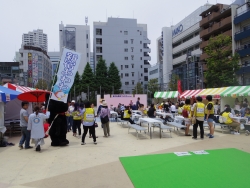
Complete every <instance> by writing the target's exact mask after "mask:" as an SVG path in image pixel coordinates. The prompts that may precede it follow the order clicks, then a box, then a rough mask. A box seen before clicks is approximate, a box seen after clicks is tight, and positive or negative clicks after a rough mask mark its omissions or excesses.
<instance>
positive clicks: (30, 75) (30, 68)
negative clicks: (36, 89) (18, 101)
mask: <svg viewBox="0 0 250 188" xmlns="http://www.w3.org/2000/svg"><path fill="white" fill-rule="evenodd" d="M27 72H28V86H29V87H33V85H32V53H28V71H27Z"/></svg>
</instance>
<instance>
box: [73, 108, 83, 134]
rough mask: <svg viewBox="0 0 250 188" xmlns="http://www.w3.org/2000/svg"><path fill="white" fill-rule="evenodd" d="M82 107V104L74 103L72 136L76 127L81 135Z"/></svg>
mask: <svg viewBox="0 0 250 188" xmlns="http://www.w3.org/2000/svg"><path fill="white" fill-rule="evenodd" d="M82 109H83V105H82V104H81V105H80V106H79V107H78V105H77V104H75V110H74V111H73V112H72V116H73V136H76V129H77V130H78V134H79V136H81V123H82V114H81V111H82Z"/></svg>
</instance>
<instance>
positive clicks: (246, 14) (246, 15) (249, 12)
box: [234, 8, 250, 24]
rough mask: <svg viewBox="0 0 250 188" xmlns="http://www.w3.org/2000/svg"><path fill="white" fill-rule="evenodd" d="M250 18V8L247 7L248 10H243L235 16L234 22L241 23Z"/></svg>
mask: <svg viewBox="0 0 250 188" xmlns="http://www.w3.org/2000/svg"><path fill="white" fill-rule="evenodd" d="M249 18H250V9H249V8H247V10H245V11H243V12H241V13H240V14H237V15H236V16H235V18H234V24H239V23H241V22H243V21H245V20H247V19H249Z"/></svg>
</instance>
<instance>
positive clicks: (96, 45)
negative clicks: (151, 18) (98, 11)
mask: <svg viewBox="0 0 250 188" xmlns="http://www.w3.org/2000/svg"><path fill="white" fill-rule="evenodd" d="M93 29H94V35H93V40H94V41H93V52H94V62H95V64H96V63H97V62H98V60H99V59H100V58H102V59H104V60H105V61H106V64H107V66H109V65H110V63H111V62H114V63H115V65H116V66H117V68H118V70H119V72H120V77H121V82H122V88H121V89H122V90H123V93H126V94H131V93H132V91H133V90H134V88H135V86H136V84H137V83H138V82H139V83H141V84H142V86H143V88H144V89H145V88H146V87H147V83H148V68H149V67H150V63H149V61H150V60H151V57H150V56H149V53H150V52H151V49H150V48H149V46H148V44H150V40H149V39H148V37H147V25H146V24H138V23H137V20H136V19H125V18H108V21H107V22H94V27H93Z"/></svg>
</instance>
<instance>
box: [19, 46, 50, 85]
mask: <svg viewBox="0 0 250 188" xmlns="http://www.w3.org/2000/svg"><path fill="white" fill-rule="evenodd" d="M19 53H20V57H19V70H20V74H19V77H20V78H23V80H22V83H23V84H21V85H24V86H28V87H35V86H36V84H37V82H38V80H40V79H42V80H45V81H46V84H47V86H50V84H51V81H52V64H51V61H50V58H49V56H48V54H47V52H46V51H44V50H43V49H42V48H39V47H34V46H28V45H22V47H21V48H20V49H19ZM48 89H49V88H48Z"/></svg>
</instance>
